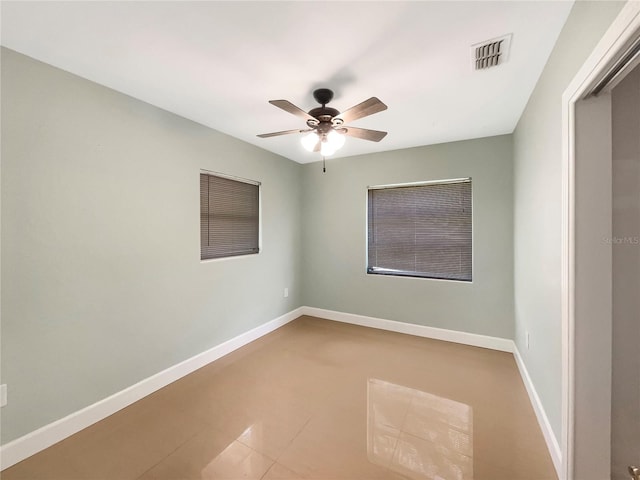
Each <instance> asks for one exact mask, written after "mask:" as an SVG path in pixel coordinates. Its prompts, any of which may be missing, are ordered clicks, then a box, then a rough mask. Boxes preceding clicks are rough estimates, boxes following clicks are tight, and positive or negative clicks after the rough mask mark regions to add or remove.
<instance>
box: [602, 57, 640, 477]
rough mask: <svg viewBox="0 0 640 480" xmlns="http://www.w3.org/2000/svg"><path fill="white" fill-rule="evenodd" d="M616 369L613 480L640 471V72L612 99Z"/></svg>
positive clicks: (619, 87)
mask: <svg viewBox="0 0 640 480" xmlns="http://www.w3.org/2000/svg"><path fill="white" fill-rule="evenodd" d="M611 107H612V109H611V119H612V161H613V163H612V178H613V224H612V228H613V235H612V238H610V239H605V241H610V242H611V244H612V261H613V299H612V300H613V344H612V352H613V359H612V361H613V365H612V367H613V368H612V395H611V407H612V408H611V410H612V412H611V463H612V472H611V478H612V479H614V480H623V479H624V480H627V479H629V478H630V476H629V472H628V467H629V466H630V465H635V466H638V467H640V66H638V67H636V68H635V69H634V70H633V71H632V72H631V73H629V74H628V75H627V76H626V77H625V78H624V80H623V81H622V82H620V83H619V84H618V85H617V86H616V87H615V88H614V89H613V91H612V94H611Z"/></svg>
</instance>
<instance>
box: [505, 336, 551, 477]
mask: <svg viewBox="0 0 640 480" xmlns="http://www.w3.org/2000/svg"><path fill="white" fill-rule="evenodd" d="M513 356H514V358H515V359H516V365H518V370H520V376H521V377H522V381H523V382H524V386H525V388H526V389H527V393H528V394H529V399H530V400H531V405H533V411H534V412H535V413H536V418H537V419H538V424H539V425H540V429H541V430H542V435H544V440H545V442H546V443H547V449H548V450H549V454H551V460H552V461H553V466H554V467H555V469H556V473H557V474H558V478H562V475H561V473H562V451H561V450H560V444H559V443H558V439H557V438H556V436H555V434H554V433H553V430H552V429H551V424H550V423H549V418H548V417H547V414H546V412H545V411H544V407H543V406H542V402H541V401H540V397H539V396H538V392H537V391H536V387H535V386H534V385H533V382H532V381H531V377H530V376H529V372H528V371H527V367H526V366H525V364H524V361H523V360H522V356H521V355H520V352H519V351H518V347H516V345H515V343H514V345H513Z"/></svg>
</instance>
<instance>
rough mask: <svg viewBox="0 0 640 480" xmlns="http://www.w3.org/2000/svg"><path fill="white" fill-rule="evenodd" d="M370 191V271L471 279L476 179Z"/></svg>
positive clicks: (381, 187) (368, 228) (376, 188)
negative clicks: (473, 180)
mask: <svg viewBox="0 0 640 480" xmlns="http://www.w3.org/2000/svg"><path fill="white" fill-rule="evenodd" d="M368 193H369V200H368V227H367V230H368V265H367V273H371V274H378V275H398V276H408V277H423V278H439V279H446V280H462V281H471V273H472V272H471V271H472V258H471V251H472V218H471V205H472V201H471V179H462V180H443V181H438V182H430V183H423V184H411V185H403V186H380V187H370V188H369V192H368Z"/></svg>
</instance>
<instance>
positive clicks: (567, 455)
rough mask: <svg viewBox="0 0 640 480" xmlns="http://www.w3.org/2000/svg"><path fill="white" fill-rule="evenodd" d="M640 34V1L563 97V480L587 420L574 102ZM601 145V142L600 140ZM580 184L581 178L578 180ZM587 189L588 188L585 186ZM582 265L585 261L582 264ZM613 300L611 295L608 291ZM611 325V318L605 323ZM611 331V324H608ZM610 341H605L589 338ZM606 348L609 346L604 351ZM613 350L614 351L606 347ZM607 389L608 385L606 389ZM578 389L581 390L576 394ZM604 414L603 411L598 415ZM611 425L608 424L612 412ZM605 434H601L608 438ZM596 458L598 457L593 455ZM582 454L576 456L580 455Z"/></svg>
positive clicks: (628, 8) (569, 475)
mask: <svg viewBox="0 0 640 480" xmlns="http://www.w3.org/2000/svg"><path fill="white" fill-rule="evenodd" d="M638 35H640V1H634V0H630V1H628V2H627V3H626V4H625V5H624V7H623V8H622V10H621V11H620V13H619V14H618V16H617V17H616V19H615V20H614V21H613V23H612V24H611V26H610V27H609V29H608V30H607V32H606V33H605V35H604V36H603V37H602V39H601V40H600V42H599V43H598V45H597V46H596V47H595V49H594V50H593V52H592V54H591V55H590V56H589V58H588V59H587V61H586V62H585V63H584V65H583V66H582V68H581V69H580V70H579V71H578V73H577V74H576V76H575V77H574V79H573V80H572V81H571V83H570V84H569V86H568V87H567V89H566V90H565V92H564V94H563V95H562V254H561V262H562V273H561V296H562V305H561V308H562V439H561V442H560V447H561V452H562V469H561V472H560V478H561V479H562V480H571V479H573V478H574V471H575V465H576V463H577V462H581V461H582V460H583V459H582V458H576V449H575V445H576V436H575V431H576V427H578V428H580V426H581V425H580V422H583V421H584V420H583V419H582V418H577V417H576V409H575V404H576V398H580V396H581V394H582V393H584V392H582V391H581V390H582V387H581V386H580V385H578V386H576V372H577V370H578V369H579V368H580V367H581V366H580V365H579V364H577V362H576V351H577V349H578V348H580V346H581V345H580V344H578V343H576V322H575V320H576V318H575V312H576V307H580V305H576V228H575V226H576V210H577V209H579V207H580V205H577V204H576V187H577V186H578V187H580V185H579V184H577V183H576V181H577V178H576V163H577V161H579V160H580V159H579V158H578V157H579V155H578V154H577V152H576V103H577V102H579V101H580V100H582V99H583V98H585V97H586V96H587V95H588V93H589V92H590V90H591V89H592V88H593V86H594V85H595V84H596V83H597V82H598V81H599V80H600V79H601V78H603V77H604V75H605V74H606V72H607V71H608V70H609V68H611V66H612V65H613V64H614V63H615V62H616V60H617V59H618V58H619V57H620V55H621V54H622V53H623V52H624V50H625V49H626V48H627V46H628V44H629V43H630V41H631V40H632V39H634V38H636V37H637V36H638ZM596 141H597V139H596ZM578 181H579V179H578ZM582 187H584V185H582ZM581 261H582V260H581ZM607 294H609V295H610V292H607ZM605 322H608V323H609V324H610V323H611V318H610V317H609V318H608V319H605ZM608 327H610V325H608ZM591 340H592V341H593V342H598V341H600V342H606V341H607V340H606V338H603V339H598V338H594V339H591ZM604 347H605V348H606V346H604ZM608 348H609V350H610V346H609V347H608ZM603 386H604V387H605V388H609V390H610V384H609V385H608V386H607V385H603ZM577 388H578V389H577ZM600 413H601V414H603V413H604V412H600ZM608 422H609V425H610V412H609V418H608ZM605 434H606V432H603V435H605ZM594 453H596V452H594ZM581 455H582V453H579V454H578V456H581Z"/></svg>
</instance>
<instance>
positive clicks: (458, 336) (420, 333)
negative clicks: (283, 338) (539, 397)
mask: <svg viewBox="0 0 640 480" xmlns="http://www.w3.org/2000/svg"><path fill="white" fill-rule="evenodd" d="M301 310H302V315H310V316H313V317H320V318H326V319H327V320H335V321H336V322H343V323H352V324H354V325H361V326H363V327H372V328H378V329H380V330H388V331H391V332H398V333H406V334H409V335H415V336H417V337H426V338H433V339H436V340H444V341H446V342H454V343H462V344H464V345H471V346H474V347H483V348H489V349H491V350H499V351H501V352H513V346H514V344H513V340H511V339H508V338H498V337H490V336H487V335H478V334H476V333H467V332H458V331H455V330H446V329H444V328H435V327H426V326H424V325H416V324H414V323H403V322H396V321H393V320H385V319H382V318H375V317H366V316H364V315H355V314H353V313H343V312H336V311H334V310H325V309H323V308H315V307H301Z"/></svg>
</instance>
